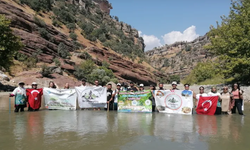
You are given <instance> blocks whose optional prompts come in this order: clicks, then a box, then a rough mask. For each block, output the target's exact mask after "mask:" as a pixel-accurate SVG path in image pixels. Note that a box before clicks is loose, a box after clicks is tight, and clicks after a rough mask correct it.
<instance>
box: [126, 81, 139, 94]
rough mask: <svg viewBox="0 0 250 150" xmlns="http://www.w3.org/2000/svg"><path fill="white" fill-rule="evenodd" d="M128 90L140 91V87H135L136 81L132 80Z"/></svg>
mask: <svg viewBox="0 0 250 150" xmlns="http://www.w3.org/2000/svg"><path fill="white" fill-rule="evenodd" d="M128 91H130V92H137V91H139V89H138V88H137V87H135V84H134V82H130V87H128Z"/></svg>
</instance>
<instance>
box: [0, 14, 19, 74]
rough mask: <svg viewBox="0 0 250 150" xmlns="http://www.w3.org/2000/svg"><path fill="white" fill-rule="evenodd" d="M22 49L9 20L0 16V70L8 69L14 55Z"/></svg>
mask: <svg viewBox="0 0 250 150" xmlns="http://www.w3.org/2000/svg"><path fill="white" fill-rule="evenodd" d="M21 48H22V44H21V42H20V39H19V38H18V37H16V36H15V35H14V34H13V33H12V30H11V28H10V20H8V19H6V18H5V16H4V15H0V69H1V67H3V68H5V69H7V70H8V69H9V67H10V65H11V64H12V60H13V56H14V54H15V53H16V52H17V51H19V50H20V49H21Z"/></svg>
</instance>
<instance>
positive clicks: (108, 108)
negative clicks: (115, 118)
mask: <svg viewBox="0 0 250 150" xmlns="http://www.w3.org/2000/svg"><path fill="white" fill-rule="evenodd" d="M107 105H108V112H109V103H107Z"/></svg>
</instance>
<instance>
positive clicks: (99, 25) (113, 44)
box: [20, 0, 144, 59]
mask: <svg viewBox="0 0 250 150" xmlns="http://www.w3.org/2000/svg"><path fill="white" fill-rule="evenodd" d="M83 2H84V3H85V6H84V7H83V6H80V7H79V6H78V5H76V4H74V3H71V2H69V1H65V0H55V1H54V0H32V1H30V0H20V3H21V4H27V5H29V6H30V7H31V8H32V9H34V10H35V11H37V12H40V11H45V12H46V11H52V12H53V14H54V15H53V16H51V19H52V21H53V25H54V26H57V27H61V25H66V26H67V28H68V29H69V30H70V32H71V33H70V37H71V38H72V39H73V40H76V39H77V36H76V34H74V30H75V29H76V27H77V26H78V27H80V28H81V29H82V32H81V34H82V35H83V36H84V37H85V38H87V39H88V40H90V41H93V42H96V41H99V42H101V43H102V44H103V45H104V46H106V47H110V48H111V49H113V50H114V51H116V52H118V53H120V54H123V55H124V56H127V57H129V58H131V59H135V58H136V57H144V47H141V46H140V45H139V43H138V42H137V41H135V38H134V35H133V34H132V33H129V34H127V35H125V33H124V32H123V30H121V28H119V27H117V26H116V24H117V23H119V22H118V20H119V19H118V17H114V18H111V17H110V16H109V14H106V13H105V12H103V11H101V9H100V8H99V7H97V6H96V4H95V3H94V2H93V1H92V0H83ZM128 27H129V28H130V29H129V31H130V32H132V30H131V29H132V27H131V26H130V25H128ZM140 42H141V43H140V44H142V45H143V39H142V38H140Z"/></svg>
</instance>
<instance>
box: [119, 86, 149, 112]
mask: <svg viewBox="0 0 250 150" xmlns="http://www.w3.org/2000/svg"><path fill="white" fill-rule="evenodd" d="M151 99H152V93H151V91H150V90H145V91H140V92H120V93H119V97H118V112H152V101H151Z"/></svg>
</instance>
